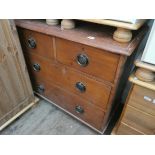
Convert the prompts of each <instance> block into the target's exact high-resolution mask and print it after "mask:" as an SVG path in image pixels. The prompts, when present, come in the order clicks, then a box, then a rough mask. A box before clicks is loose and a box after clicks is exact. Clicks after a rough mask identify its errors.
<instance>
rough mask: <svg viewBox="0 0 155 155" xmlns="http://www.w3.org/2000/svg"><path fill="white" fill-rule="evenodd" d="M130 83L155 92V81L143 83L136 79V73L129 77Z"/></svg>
mask: <svg viewBox="0 0 155 155" xmlns="http://www.w3.org/2000/svg"><path fill="white" fill-rule="evenodd" d="M129 81H130V82H132V83H134V84H137V85H139V86H142V87H145V88H148V89H151V90H153V91H155V81H152V82H144V81H141V80H139V79H138V78H137V77H135V75H134V73H133V74H131V76H130V77H129Z"/></svg>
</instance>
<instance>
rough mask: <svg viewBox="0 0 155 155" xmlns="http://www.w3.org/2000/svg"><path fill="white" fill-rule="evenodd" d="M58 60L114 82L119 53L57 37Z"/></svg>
mask: <svg viewBox="0 0 155 155" xmlns="http://www.w3.org/2000/svg"><path fill="white" fill-rule="evenodd" d="M56 52H57V54H56V57H57V60H58V61H59V62H61V63H63V64H66V65H68V66H70V67H73V68H76V69H78V70H80V71H82V72H85V73H87V74H90V75H93V76H95V77H98V78H101V79H104V80H107V81H110V82H113V81H114V79H115V74H116V70H117V65H118V61H119V55H117V54H112V53H108V52H106V51H103V50H99V49H96V48H93V47H89V46H86V45H82V44H79V43H75V42H71V41H67V40H63V39H59V38H56Z"/></svg>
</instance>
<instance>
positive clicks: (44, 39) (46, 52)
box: [18, 29, 54, 59]
mask: <svg viewBox="0 0 155 155" xmlns="http://www.w3.org/2000/svg"><path fill="white" fill-rule="evenodd" d="M18 33H19V37H20V38H21V39H22V40H23V41H22V42H21V43H22V48H23V51H26V52H30V53H35V54H37V55H40V56H43V57H45V58H48V59H54V51H53V44H52V37H51V36H48V35H45V34H42V33H37V32H34V31H31V30H25V29H18ZM30 38H33V39H34V40H35V42H36V48H29V47H28V43H27V41H28V39H30Z"/></svg>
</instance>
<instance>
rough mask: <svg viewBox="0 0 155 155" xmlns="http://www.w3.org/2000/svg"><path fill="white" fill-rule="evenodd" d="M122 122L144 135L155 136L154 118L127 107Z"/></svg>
mask: <svg viewBox="0 0 155 155" xmlns="http://www.w3.org/2000/svg"><path fill="white" fill-rule="evenodd" d="M122 122H123V123H125V124H127V125H129V126H131V127H133V128H135V129H137V130H138V131H140V132H141V133H144V134H151V135H152V134H155V117H154V116H152V115H149V114H147V113H143V112H142V111H140V110H138V109H136V108H134V107H131V106H129V105H127V107H126V109H125V113H124V116H123V118H122Z"/></svg>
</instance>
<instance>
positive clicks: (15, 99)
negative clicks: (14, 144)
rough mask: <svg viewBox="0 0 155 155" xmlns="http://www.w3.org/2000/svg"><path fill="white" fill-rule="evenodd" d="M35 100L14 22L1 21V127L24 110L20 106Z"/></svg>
mask: <svg viewBox="0 0 155 155" xmlns="http://www.w3.org/2000/svg"><path fill="white" fill-rule="evenodd" d="M33 100H34V95H33V91H32V88H31V83H30V80H29V76H28V72H27V68H26V65H25V60H24V58H23V53H22V50H21V46H20V43H19V39H18V34H17V31H16V27H15V25H14V21H13V20H0V125H2V124H3V123H5V121H7V120H8V119H10V118H11V117H13V116H14V115H15V114H16V113H17V112H19V111H20V110H22V109H21V108H18V107H19V105H22V104H24V106H26V105H28V104H29V103H30V102H32V101H33ZM21 107H22V106H21ZM22 108H24V107H22ZM15 109H16V110H15ZM17 109H18V110H17ZM15 111H16V112H15ZM2 120H3V121H2Z"/></svg>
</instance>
